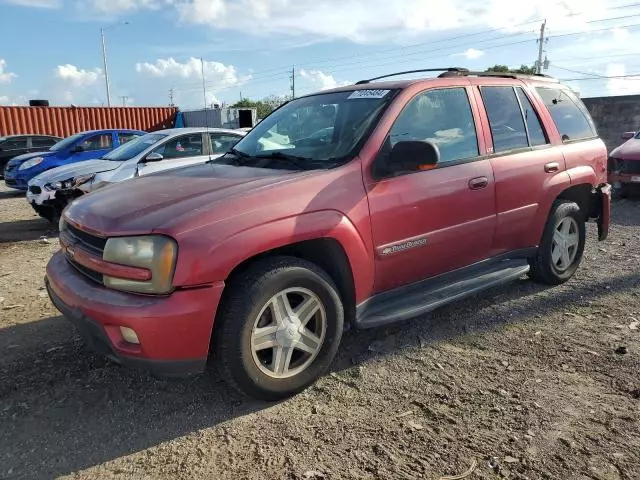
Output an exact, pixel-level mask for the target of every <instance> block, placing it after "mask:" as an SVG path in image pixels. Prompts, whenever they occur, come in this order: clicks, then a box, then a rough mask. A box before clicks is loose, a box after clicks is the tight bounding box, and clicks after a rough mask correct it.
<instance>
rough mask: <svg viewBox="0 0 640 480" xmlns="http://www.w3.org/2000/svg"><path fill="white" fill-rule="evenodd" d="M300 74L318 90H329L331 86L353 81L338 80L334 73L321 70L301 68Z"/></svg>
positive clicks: (348, 83) (347, 83) (340, 85)
mask: <svg viewBox="0 0 640 480" xmlns="http://www.w3.org/2000/svg"><path fill="white" fill-rule="evenodd" d="M300 76H301V77H302V78H304V79H306V80H308V81H309V82H310V83H311V84H312V86H313V87H314V88H315V89H317V90H328V89H330V88H336V87H342V86H344V85H350V84H351V82H348V81H342V82H338V81H337V80H336V79H335V78H334V77H333V75H330V74H328V73H324V72H322V71H320V70H304V69H301V70H300Z"/></svg>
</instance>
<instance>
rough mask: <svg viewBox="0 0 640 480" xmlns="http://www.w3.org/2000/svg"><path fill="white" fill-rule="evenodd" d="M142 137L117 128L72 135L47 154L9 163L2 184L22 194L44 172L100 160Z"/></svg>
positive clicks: (41, 153)
mask: <svg viewBox="0 0 640 480" xmlns="http://www.w3.org/2000/svg"><path fill="white" fill-rule="evenodd" d="M145 134H146V132H143V131H141V130H129V129H120V128H116V129H106V130H91V131H87V132H80V133H76V134H75V135H71V136H70V137H67V138H65V139H63V140H60V141H59V142H58V143H56V144H55V145H54V146H52V147H51V148H50V149H49V150H47V151H44V152H35V153H26V154H24V155H18V156H17V157H14V158H12V159H11V160H9V162H8V163H7V166H6V167H5V170H4V183H5V184H6V185H7V186H8V187H11V188H16V189H18V190H26V189H27V182H28V181H29V180H31V179H32V178H33V177H35V176H36V175H38V174H40V173H42V172H44V171H45V170H49V169H51V168H56V167H60V166H62V165H69V164H70V163H75V162H82V161H83V160H91V159H94V158H101V157H102V156H103V155H106V154H107V153H109V152H110V151H111V150H113V149H114V148H116V147H118V146H120V145H122V144H123V143H126V142H128V141H129V140H133V139H134V138H137V137H141V136H142V135H145Z"/></svg>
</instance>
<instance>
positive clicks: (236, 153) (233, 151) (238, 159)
mask: <svg viewBox="0 0 640 480" xmlns="http://www.w3.org/2000/svg"><path fill="white" fill-rule="evenodd" d="M227 155H233V156H235V157H236V161H235V163H236V164H237V165H238V166H242V165H243V164H244V163H245V162H243V161H241V159H247V158H251V155H249V154H248V153H244V152H241V151H240V150H237V149H236V148H231V150H229V151H228V152H226V153H225V154H224V155H223V156H222V157H218V158H212V159H210V160H207V161H206V162H205V163H220V160H221V159H223V158H224V157H226V156H227Z"/></svg>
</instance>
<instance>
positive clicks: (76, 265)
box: [66, 254, 103, 283]
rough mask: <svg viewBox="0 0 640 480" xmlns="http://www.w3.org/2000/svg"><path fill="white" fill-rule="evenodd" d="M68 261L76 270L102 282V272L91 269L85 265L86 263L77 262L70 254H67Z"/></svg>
mask: <svg viewBox="0 0 640 480" xmlns="http://www.w3.org/2000/svg"><path fill="white" fill-rule="evenodd" d="M66 257H67V261H68V262H69V263H70V264H71V266H73V267H74V268H75V269H76V270H78V271H79V272H80V273H81V274H82V275H84V276H85V277H88V278H90V279H91V280H94V281H96V282H98V283H102V280H103V279H102V274H101V273H98V272H95V271H93V270H91V269H90V268H87V267H85V266H84V265H80V264H79V263H78V262H75V261H74V260H73V259H72V258H71V257H70V256H69V255H68V254H67V255H66Z"/></svg>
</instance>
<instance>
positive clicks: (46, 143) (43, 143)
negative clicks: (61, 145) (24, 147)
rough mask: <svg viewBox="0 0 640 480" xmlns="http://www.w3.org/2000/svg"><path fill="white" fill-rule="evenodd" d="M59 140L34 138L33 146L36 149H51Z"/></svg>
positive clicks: (32, 140)
mask: <svg viewBox="0 0 640 480" xmlns="http://www.w3.org/2000/svg"><path fill="white" fill-rule="evenodd" d="M57 141H58V140H56V139H55V138H48V137H34V138H32V139H31V144H32V145H33V146H34V147H51V146H53V145H54V144H55V143H56V142H57Z"/></svg>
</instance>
